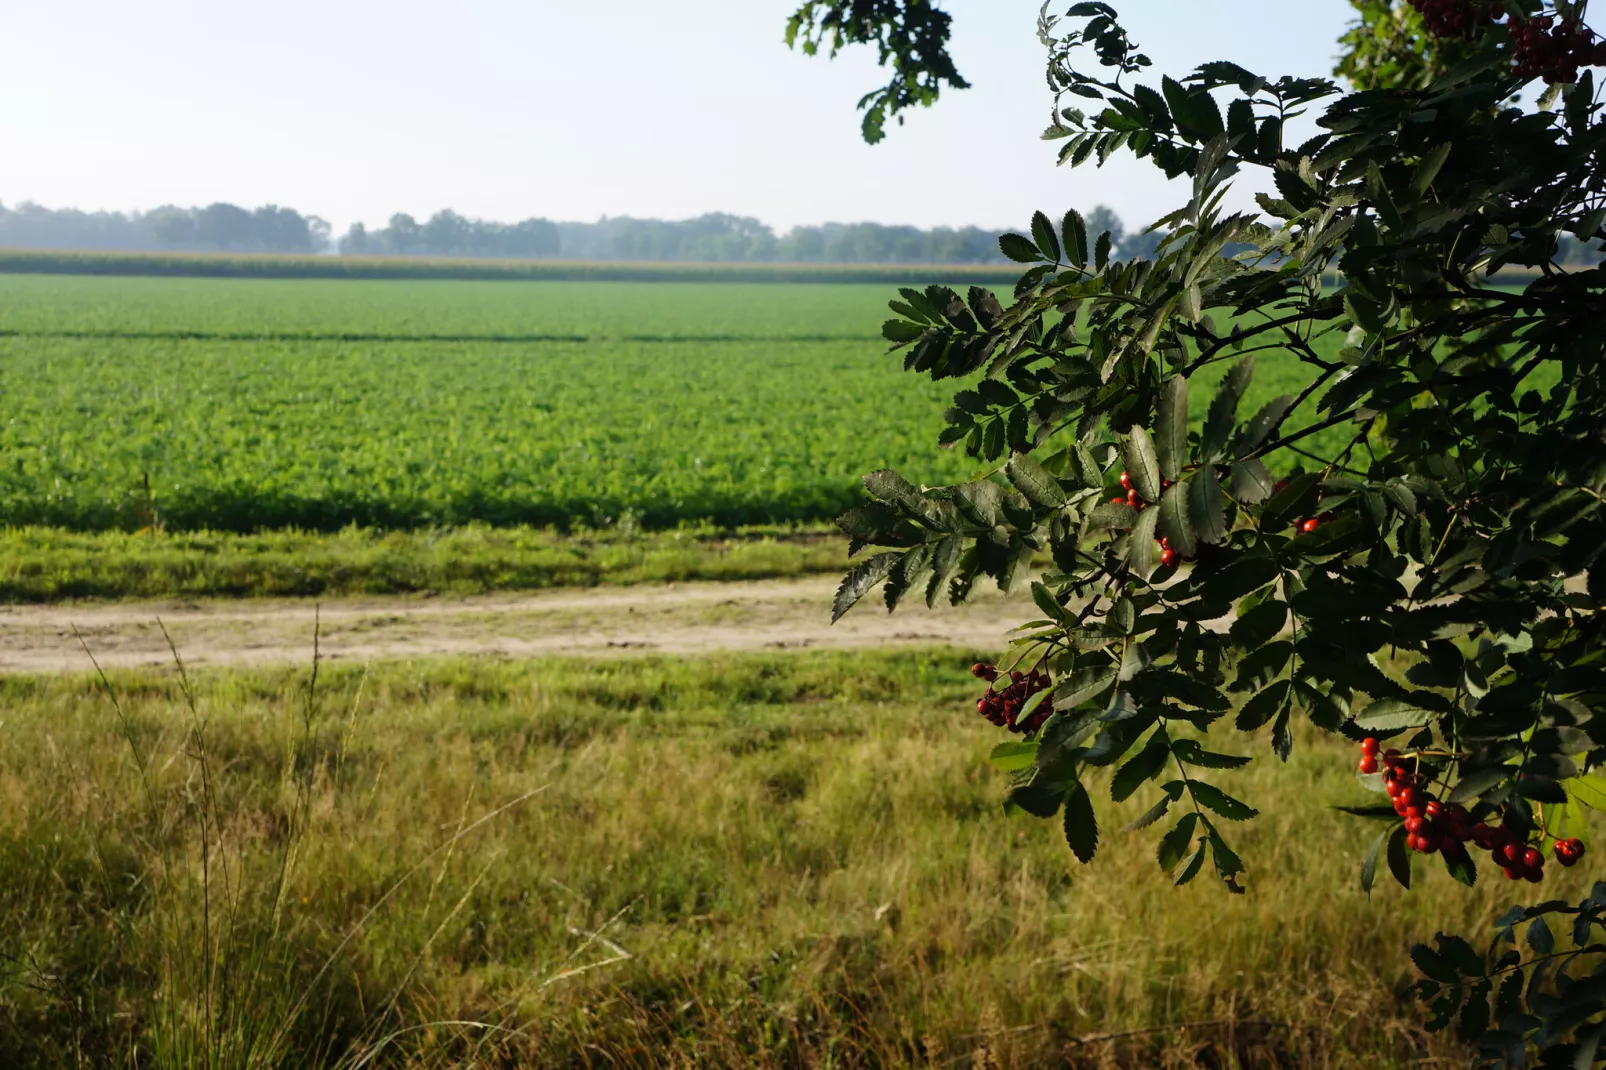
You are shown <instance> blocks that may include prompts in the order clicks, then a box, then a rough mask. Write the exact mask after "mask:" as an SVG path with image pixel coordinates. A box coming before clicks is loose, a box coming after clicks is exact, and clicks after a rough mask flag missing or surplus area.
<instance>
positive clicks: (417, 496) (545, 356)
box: [0, 276, 1289, 532]
mask: <svg viewBox="0 0 1606 1070" xmlns="http://www.w3.org/2000/svg"><path fill="white" fill-rule="evenodd" d="M887 296H888V290H887V288H885V287H881V286H859V287H848V286H818V287H798V288H785V287H746V286H736V285H713V284H706V285H689V284H688V285H655V286H647V285H639V286H638V285H631V284H620V283H614V284H594V283H550V284H539V285H534V284H528V283H522V284H508V283H442V282H327V281H325V282H306V281H295V282H283V281H281V282H272V281H269V282H264V281H250V280H245V281H240V280H234V281H231V280H213V279H105V278H70V279H69V278H50V277H38V276H34V277H23V276H10V277H6V276H0V397H3V398H4V406H5V408H4V413H3V417H4V418H3V421H0V522H3V523H6V524H11V525H19V524H40V525H53V526H59V527H64V528H70V529H76V530H83V531H94V530H118V529H124V530H126V529H133V528H140V527H145V526H150V525H152V524H154V523H160V524H161V525H163V526H165V527H167V528H168V529H170V530H199V529H215V530H223V531H236V532H251V531H262V530H272V529H282V528H300V529H305V530H313V531H330V530H335V529H339V528H342V527H345V526H347V525H350V524H358V525H363V526H367V527H376V528H385V529H419V528H429V527H437V526H454V525H460V524H465V523H469V522H482V523H488V524H493V525H499V526H505V525H518V524H532V525H554V526H559V527H571V526H576V525H582V526H596V525H605V524H609V523H612V522H614V521H617V520H619V519H620V518H623V517H627V516H628V517H633V518H635V520H636V521H637V522H639V523H641V524H643V525H646V526H650V527H666V526H674V525H678V524H680V523H683V522H686V521H704V520H711V521H714V522H716V523H718V524H721V525H726V526H734V525H741V524H770V523H790V522H796V521H817V520H823V519H827V518H829V517H831V516H834V515H836V514H837V513H839V512H841V511H842V510H843V509H845V508H847V507H848V506H850V505H852V504H854V503H856V502H857V501H859V500H860V495H861V493H862V492H861V490H860V487H859V482H858V477H859V476H860V475H861V474H862V473H864V472H867V471H871V470H873V469H876V468H881V467H887V466H891V467H895V468H898V469H899V470H901V471H904V472H906V473H907V474H908V475H909V476H910V478H913V479H916V480H923V481H926V482H930V483H939V482H950V481H954V480H958V479H963V478H966V477H968V476H970V475H972V474H974V473H975V472H976V471H977V465H976V463H975V462H973V461H971V460H970V459H969V458H967V457H965V456H964V455H963V454H960V453H955V452H949V451H942V450H939V449H937V448H936V446H935V442H936V439H937V434H938V431H939V430H940V429H941V426H942V411H943V409H944V408H945V407H946V406H947V405H948V404H949V402H950V399H951V397H952V394H953V392H954V390H955V388H956V386H957V385H958V384H953V383H933V382H931V381H930V380H929V379H926V378H923V377H918V376H914V375H910V374H908V373H906V372H904V371H903V370H902V366H901V360H900V359H899V358H898V357H896V356H889V355H887V354H886V353H885V343H884V342H881V341H879V340H878V339H877V337H876V334H877V331H878V328H879V325H880V321H881V319H882V318H883V316H884V308H885V305H884V303H885V300H886V298H887ZM1284 374H1286V373H1284ZM1280 378H1281V376H1280V374H1279V369H1278V368H1277V367H1276V365H1275V362H1265V361H1263V362H1262V370H1261V372H1260V374H1258V375H1257V376H1256V382H1255V390H1256V392H1257V393H1258V394H1261V395H1264V397H1271V396H1274V395H1275V394H1278V393H1283V392H1285V391H1286V390H1287V389H1288V387H1289V384H1287V383H1282V382H1280V381H1279V380H1280ZM1197 386H1198V389H1199V391H1200V392H1201V393H1200V397H1199V398H1197V399H1195V400H1196V402H1197V406H1196V407H1197V409H1198V411H1200V412H1203V411H1204V407H1205V404H1206V402H1207V399H1208V391H1209V389H1210V384H1209V383H1208V382H1201V383H1199V384H1197ZM1250 400H1251V402H1253V401H1255V400H1256V399H1255V398H1251V399H1250Z"/></svg>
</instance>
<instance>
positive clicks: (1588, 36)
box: [1410, 0, 1606, 84]
mask: <svg viewBox="0 0 1606 1070" xmlns="http://www.w3.org/2000/svg"><path fill="white" fill-rule="evenodd" d="M1410 3H1411V6H1412V7H1414V8H1416V10H1417V11H1419V12H1420V13H1421V15H1422V21H1423V23H1424V24H1426V26H1427V28H1428V32H1429V33H1431V34H1433V35H1434V36H1436V37H1471V36H1472V35H1473V34H1474V33H1475V32H1476V31H1477V28H1478V25H1479V23H1481V22H1483V21H1484V20H1486V19H1493V20H1494V21H1495V22H1500V21H1502V20H1504V19H1505V17H1506V9H1505V5H1504V4H1501V3H1493V4H1489V3H1484V2H1481V0H1410ZM1507 25H1508V26H1509V27H1510V29H1511V40H1512V44H1513V45H1514V46H1515V51H1516V56H1515V58H1514V60H1513V63H1512V68H1511V72H1512V73H1513V74H1515V75H1516V76H1517V77H1519V78H1540V77H1542V78H1544V80H1545V81H1546V82H1549V83H1551V84H1555V83H1556V82H1564V83H1569V84H1570V83H1572V82H1576V81H1577V80H1578V68H1580V67H1588V66H1591V65H1594V66H1606V41H1600V40H1597V39H1596V37H1595V34H1594V32H1593V31H1592V30H1590V29H1589V27H1587V26H1585V25H1583V24H1582V23H1580V22H1579V21H1578V20H1577V19H1567V18H1564V19H1557V18H1556V17H1555V16H1554V15H1538V16H1535V17H1534V18H1531V19H1526V20H1524V21H1521V22H1518V21H1517V20H1516V19H1512V20H1511V21H1510V22H1509V23H1507Z"/></svg>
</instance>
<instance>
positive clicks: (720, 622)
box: [0, 577, 1025, 673]
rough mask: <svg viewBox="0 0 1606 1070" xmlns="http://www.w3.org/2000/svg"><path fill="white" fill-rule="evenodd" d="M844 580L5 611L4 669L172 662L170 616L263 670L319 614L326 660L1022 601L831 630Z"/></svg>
mask: <svg viewBox="0 0 1606 1070" xmlns="http://www.w3.org/2000/svg"><path fill="white" fill-rule="evenodd" d="M836 582H837V580H836V578H835V577H818V578H813V579H807V580H786V581H763V582H757V583H697V584H672V585H668V586H643V587H616V588H596V589H587V590H560V591H550V592H542V593H537V594H526V595H510V596H491V597H482V598H455V599H447V598H437V599H420V598H386V599H381V598H370V599H360V600H343V601H330V602H324V603H321V604H315V603H313V602H311V601H299V600H294V601H292V600H286V601H266V600H265V601H240V602H206V603H196V602H168V603H154V602H151V603H116V604H110V605H102V604H85V605H55V606H0V672H12V673H52V672H77V671H85V670H88V669H89V667H90V663H89V658H88V657H87V656H86V655H85V653H84V650H83V647H82V646H81V645H80V644H79V641H78V639H77V638H75V636H74V629H75V628H76V629H77V632H78V634H81V635H82V636H83V638H84V641H85V642H87V643H88V645H89V648H90V649H91V650H92V651H93V652H94V654H95V657H96V659H98V660H99V662H100V663H101V665H103V666H105V667H107V668H111V667H114V666H115V667H132V666H141V665H163V664H169V663H171V661H172V655H171V654H170V653H169V652H168V649H167V643H166V641H165V640H164V639H163V637H162V631H161V627H160V626H159V625H158V623H157V622H158V620H159V621H160V622H161V623H162V624H165V625H166V627H167V629H168V631H169V632H170V633H171V635H172V636H173V640H174V642H175V643H176V644H177V646H178V649H179V653H180V654H182V655H183V657H184V659H185V661H186V662H187V663H189V664H192V665H262V664H272V663H282V662H294V661H304V660H307V659H309V658H310V657H311V656H312V635H313V619H314V614H315V613H316V614H317V616H318V619H319V620H320V622H321V624H320V633H321V636H322V638H321V643H320V646H321V650H322V653H323V655H324V656H325V657H328V658H334V659H339V660H346V661H364V660H367V659H370V658H411V657H429V656H437V655H480V656H487V657H500V658H520V657H535V656H541V655H553V654H584V655H588V656H597V655H625V654H630V653H666V654H695V653H701V652H706V651H715V650H766V649H768V650H791V649H803V648H811V647H819V648H830V647H858V646H899V645H906V644H907V645H913V644H938V643H948V644H954V645H958V646H965V647H972V648H975V649H980V650H989V649H997V648H999V647H1001V646H1002V645H1003V642H1004V636H1005V632H1006V631H1007V630H1008V629H1009V628H1012V627H1014V626H1016V625H1017V624H1019V623H1020V621H1021V620H1022V619H1023V613H1022V610H1023V608H1025V607H1024V606H1023V604H1022V602H1023V600H1022V599H1021V598H1018V597H1017V598H1011V599H1008V600H1006V599H1004V598H1003V597H1002V596H1001V595H999V594H997V593H996V592H993V591H988V592H986V593H983V594H980V595H979V597H978V598H977V599H976V600H975V601H974V602H972V603H970V604H968V605H966V606H962V607H958V608H954V607H948V606H942V607H939V608H938V609H936V610H927V609H926V608H925V606H924V605H922V604H920V603H918V602H915V603H909V604H906V605H905V606H903V607H901V608H900V609H899V610H898V612H897V613H895V614H892V615H891V616H889V615H888V614H887V613H886V612H885V610H884V609H882V607H881V604H880V600H879V598H878V597H877V596H874V595H873V596H871V597H870V598H867V599H866V600H865V601H864V603H861V604H860V606H859V607H858V608H856V609H855V610H854V611H853V612H852V613H850V614H848V616H847V617H846V618H844V619H843V620H842V621H841V622H840V623H838V624H836V625H835V626H832V625H831V624H830V604H831V596H832V594H833V593H834V591H835V587H836Z"/></svg>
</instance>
